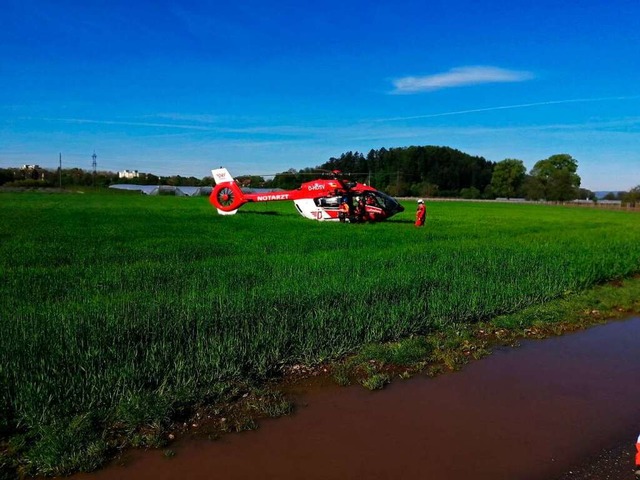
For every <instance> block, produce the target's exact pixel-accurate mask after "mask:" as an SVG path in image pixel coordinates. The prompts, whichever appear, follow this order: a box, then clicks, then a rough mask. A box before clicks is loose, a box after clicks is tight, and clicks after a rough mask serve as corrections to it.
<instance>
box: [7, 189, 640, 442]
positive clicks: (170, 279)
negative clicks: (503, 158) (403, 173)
mask: <svg viewBox="0 0 640 480" xmlns="http://www.w3.org/2000/svg"><path fill="white" fill-rule="evenodd" d="M407 207H408V211H407V212H405V213H404V214H402V215H400V216H398V217H394V219H392V220H391V221H389V222H386V223H383V224H373V225H344V224H329V223H325V224H322V223H319V222H311V221H309V220H305V219H303V218H302V217H300V216H298V215H297V214H296V213H295V212H294V209H293V206H292V205H291V204H290V203H284V204H277V203H274V204H269V205H264V204H260V205H249V206H246V207H243V210H242V211H241V212H240V213H239V214H238V215H236V216H233V217H221V216H217V215H216V214H215V211H214V210H213V209H212V208H211V207H210V205H209V204H208V202H207V199H206V198H175V197H145V196H140V197H138V196H130V195H125V196H117V195H100V194H91V195H80V194H76V195H57V196H45V195H38V194H3V195H0V253H1V255H0V328H1V332H2V333H1V335H0V409H1V410H2V418H3V419H2V424H0V428H1V429H2V430H4V432H5V435H7V433H6V432H15V431H26V432H39V431H41V430H42V429H43V428H45V427H47V426H51V425H55V424H56V422H58V423H59V422H61V421H62V422H64V421H65V419H71V418H75V419H78V418H84V417H82V416H83V415H87V414H91V415H93V416H94V418H96V419H97V420H96V421H97V422H98V423H100V424H102V425H107V424H108V423H109V422H114V421H125V420H124V419H125V418H128V417H127V414H129V413H130V412H131V411H132V409H133V411H136V408H137V409H138V410H141V411H142V413H140V414H139V415H138V418H139V419H140V421H146V422H153V421H156V420H157V419H158V418H159V417H162V416H163V415H164V414H165V413H166V412H167V411H168V410H170V409H171V406H172V405H175V404H176V403H177V402H187V403H188V402H196V401H199V400H201V399H203V398H210V399H211V398H216V395H218V394H219V391H220V388H221V385H224V384H225V382H229V381H234V380H247V379H261V378H264V377H266V376H268V375H270V374H271V373H273V372H274V371H276V370H278V369H279V368H280V367H281V366H282V365H283V364H288V363H293V362H308V363H315V362H321V361H323V360H327V359H331V358H336V357H338V356H340V355H342V354H344V353H347V352H350V351H354V350H356V349H358V348H359V347H361V346H362V345H364V344H369V343H372V342H380V341H386V340H393V339H398V338H401V337H405V336H408V335H410V334H415V333H425V332H429V331H433V330H435V329H438V328H440V327H442V326H443V325H446V324H449V323H452V322H474V321H478V320H485V319H488V318H491V317H493V316H495V315H498V314H503V313H509V312H514V311H517V310H519V309H522V308H524V307H525V306H528V305H532V304H536V303H541V302H545V301H547V300H550V299H552V298H556V297H559V296H562V295H564V294H566V293H567V292H572V291H578V290H581V289H584V288H586V287H589V286H591V285H593V284H596V283H599V282H603V281H606V280H609V279H613V278H617V277H624V276H628V275H630V274H633V273H636V272H638V271H640V242H639V241H638V240H639V239H640V221H639V220H640V217H638V216H637V215H635V214H633V213H627V212H611V211H594V210H587V209H575V208H562V207H549V206H536V205H504V204H479V203H433V204H431V205H428V211H429V217H428V220H427V226H426V227H425V228H424V229H416V228H415V227H413V225H412V222H411V217H412V210H413V205H411V204H409V205H407ZM140 405H141V407H140ZM145 410H146V411H148V412H155V411H156V410H157V411H158V412H159V413H157V415H151V416H150V417H149V418H147V417H145V415H144V411H145ZM151 417H153V418H151ZM134 423H135V421H134Z"/></svg>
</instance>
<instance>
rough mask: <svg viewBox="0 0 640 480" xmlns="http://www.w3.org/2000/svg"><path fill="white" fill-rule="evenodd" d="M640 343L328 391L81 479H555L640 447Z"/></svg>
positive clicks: (620, 327) (494, 358)
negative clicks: (290, 408) (638, 440)
mask: <svg viewBox="0 0 640 480" xmlns="http://www.w3.org/2000/svg"><path fill="white" fill-rule="evenodd" d="M639 340H640V318H636V319H631V320H627V321H622V322H614V323H610V324H608V325H605V326H598V327H594V328H591V329H589V330H587V331H584V332H580V333H575V334H571V335H566V336H563V337H558V338H552V339H547V340H542V341H528V342H525V343H523V345H522V346H521V347H520V348H517V349H501V350H498V351H496V352H494V354H493V355H491V356H490V357H488V358H485V359H483V360H481V361H477V362H473V363H471V364H470V365H468V366H466V367H465V368H464V369H462V370H461V371H460V372H456V373H452V374H445V375H441V376H439V377H437V378H426V377H417V378H416V377H414V378H412V379H410V380H405V381H402V380H397V381H395V382H394V383H393V384H392V385H390V386H388V387H387V388H386V389H385V390H384V391H381V392H369V391H367V390H365V389H363V388H362V387H358V386H356V387H349V388H332V387H329V388H324V389H319V390H316V391H313V392H309V393H306V394H304V395H303V396H302V397H300V399H299V402H301V406H300V407H299V408H298V410H297V412H296V414H295V415H293V416H291V417H287V418H281V419H278V420H267V421H263V422H261V424H260V429H259V430H257V431H253V432H245V433H241V434H234V435H228V436H226V437H224V438H223V439H221V440H217V441H214V442H211V441H207V440H203V439H201V440H193V439H191V440H186V441H182V442H178V443H177V444H174V445H172V447H171V448H172V449H173V450H175V451H176V452H177V455H176V456H175V457H173V458H166V457H164V456H163V455H162V452H159V451H148V452H134V453H132V454H130V455H129V458H128V459H127V461H126V465H125V466H122V465H118V464H117V463H118V462H116V465H114V466H111V467H109V468H107V469H105V470H103V471H101V472H98V473H97V474H92V475H84V476H78V477H77V478H82V479H91V480H98V479H141V478H153V479H179V478H189V479H210V478H216V479H261V478H266V479H302V478H304V479H360V478H363V479H396V478H424V479H445V480H458V479H460V480H463V479H464V480H468V479H471V478H473V479H492V480H498V479H509V480H512V479H520V480H535V479H553V478H555V477H557V476H559V475H560V474H562V473H566V472H568V471H569V470H570V469H571V468H572V467H575V466H576V465H580V464H581V463H584V462H585V461H588V460H589V459H590V458H593V457H594V456H596V455H597V454H598V453H599V452H600V451H601V450H602V449H604V448H607V447H610V446H613V445H614V444H619V443H620V442H621V441H623V442H624V441H626V439H628V441H629V447H630V448H633V443H634V441H635V436H636V435H637V434H638V431H640V342H639ZM120 463H121V462H120ZM630 468H631V465H629V469H630ZM627 471H628V470H627ZM631 476H632V475H631V474H627V475H624V476H621V477H610V478H631Z"/></svg>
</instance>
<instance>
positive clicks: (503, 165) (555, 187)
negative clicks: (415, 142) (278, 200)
mask: <svg viewBox="0 0 640 480" xmlns="http://www.w3.org/2000/svg"><path fill="white" fill-rule="evenodd" d="M577 169H578V162H577V160H575V159H574V158H573V157H571V155H568V154H558V155H552V156H551V157H549V158H547V159H544V160H540V161H539V162H537V163H536V164H535V166H534V167H533V169H531V171H530V172H527V171H526V168H525V166H524V162H523V161H522V160H517V159H512V158H508V159H505V160H502V161H501V162H492V161H489V160H486V159H485V158H483V157H479V156H472V155H469V154H467V153H464V152H461V151H459V150H456V149H453V148H450V147H436V146H412V147H401V148H391V149H386V148H381V149H380V150H371V151H369V153H368V154H367V155H366V156H365V155H364V154H362V153H359V152H347V153H343V154H342V155H341V156H340V157H337V158H335V157H332V158H330V159H329V161H328V162H326V163H323V164H322V165H319V166H318V167H315V168H307V169H303V170H300V171H295V170H289V171H288V172H284V173H282V174H279V175H276V177H275V178H274V179H273V180H272V181H271V182H270V183H269V186H275V187H281V188H295V186H296V185H299V184H300V183H301V182H302V181H305V178H306V177H305V176H306V175H309V174H316V175H317V174H318V173H319V172H322V171H332V170H340V171H342V172H343V173H347V174H349V175H350V177H351V178H353V179H354V180H357V181H360V182H366V183H369V184H371V185H373V186H375V187H376V188H379V189H381V190H384V191H385V192H387V193H389V194H390V195H393V196H426V197H461V198H468V199H475V198H486V199H494V198H498V197H505V198H525V199H530V200H543V199H544V200H549V201H567V200H573V199H576V198H591V199H593V198H595V195H594V193H593V192H590V191H588V190H585V189H581V188H580V176H579V175H578V174H577Z"/></svg>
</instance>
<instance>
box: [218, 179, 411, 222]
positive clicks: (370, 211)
mask: <svg viewBox="0 0 640 480" xmlns="http://www.w3.org/2000/svg"><path fill="white" fill-rule="evenodd" d="M211 173H212V175H213V179H214V181H215V182H216V185H215V187H214V188H213V190H212V192H211V195H210V196H209V201H210V202H211V204H212V205H213V206H214V207H215V208H216V209H217V210H218V213H219V214H220V215H233V214H235V213H236V212H237V211H238V209H239V208H240V207H241V206H242V205H244V204H245V203H249V202H273V201H283V200H289V201H293V203H294V205H295V206H296V209H297V210H298V212H299V213H300V215H302V216H303V217H305V218H309V219H311V220H319V221H347V222H379V221H382V220H386V219H387V218H390V217H392V216H393V215H395V214H396V213H400V212H402V211H404V207H403V206H402V205H400V203H399V202H398V201H397V200H396V199H395V198H393V197H390V196H389V195H387V194H385V193H382V192H380V191H378V190H376V189H375V188H373V187H370V186H368V185H365V184H363V183H358V182H347V181H345V180H343V179H342V178H340V174H341V172H340V171H338V170H334V171H333V172H331V173H332V177H331V178H318V179H317V180H312V181H310V182H305V183H303V184H302V185H300V187H299V188H297V189H295V190H281V191H272V192H266V193H249V192H247V193H245V192H243V191H242V189H241V188H240V185H238V183H237V182H236V181H235V180H234V179H233V177H232V176H231V175H230V174H229V172H228V171H227V169H226V168H218V169H216V170H211ZM344 204H346V207H345V205H344ZM345 212H348V213H345Z"/></svg>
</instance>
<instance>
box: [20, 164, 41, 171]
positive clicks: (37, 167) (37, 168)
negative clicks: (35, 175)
mask: <svg viewBox="0 0 640 480" xmlns="http://www.w3.org/2000/svg"><path fill="white" fill-rule="evenodd" d="M39 169H40V165H22V167H21V168H20V170H39Z"/></svg>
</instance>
